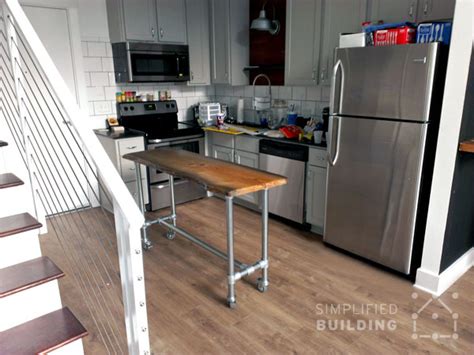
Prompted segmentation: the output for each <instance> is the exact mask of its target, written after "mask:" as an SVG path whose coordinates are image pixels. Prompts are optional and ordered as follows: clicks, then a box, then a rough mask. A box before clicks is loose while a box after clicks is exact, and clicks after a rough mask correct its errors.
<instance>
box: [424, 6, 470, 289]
mask: <svg viewBox="0 0 474 355" xmlns="http://www.w3.org/2000/svg"><path fill="white" fill-rule="evenodd" d="M473 11H474V9H473V0H457V1H456V9H455V13H454V20H453V31H452V37H451V45H450V52H449V59H448V67H447V73H446V84H445V90H444V97H443V107H442V111H441V120H440V127H439V136H438V143H437V149H436V157H435V166H434V172H433V182H432V187H431V197H430V204H429V208H428V219H427V225H426V233H425V241H424V246H423V258H422V264H421V267H420V268H419V269H418V272H417V278H416V285H417V286H419V287H420V288H424V289H426V290H433V289H435V288H437V283H438V275H439V270H440V265H441V257H442V251H443V243H444V237H445V232H446V222H447V218H448V211H449V202H450V196H451V189H452V183H453V177H454V168H455V163H456V155H457V154H458V145H459V132H460V128H461V121H462V114H463V107H464V97H465V92H466V84H467V77H468V74H469V63H470V58H471V51H472V43H473V37H474V33H473V31H474V30H473V17H474V16H473V15H474V12H473Z"/></svg>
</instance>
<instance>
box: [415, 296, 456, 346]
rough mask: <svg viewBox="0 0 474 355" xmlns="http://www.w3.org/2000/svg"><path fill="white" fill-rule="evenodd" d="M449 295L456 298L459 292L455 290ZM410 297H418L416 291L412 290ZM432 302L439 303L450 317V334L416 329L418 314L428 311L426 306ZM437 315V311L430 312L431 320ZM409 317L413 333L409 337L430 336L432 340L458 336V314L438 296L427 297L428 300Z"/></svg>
mask: <svg viewBox="0 0 474 355" xmlns="http://www.w3.org/2000/svg"><path fill="white" fill-rule="evenodd" d="M451 297H452V298H453V299H457V298H458V297H459V294H458V293H457V292H454V293H453V294H452V295H451ZM411 298H413V299H414V300H415V299H417V298H418V293H416V292H413V293H412V295H411ZM432 303H438V304H440V305H441V306H442V309H443V311H445V312H447V313H448V317H450V318H451V320H452V322H453V332H452V333H451V334H440V333H437V332H433V333H431V334H423V333H420V331H419V329H418V323H417V321H418V320H419V318H420V315H421V314H422V313H427V312H428V309H427V308H428V306H429V305H431V304H432ZM439 316H440V315H439V313H437V312H433V313H431V318H432V319H433V320H437V319H438V318H439ZM411 319H412V321H413V333H412V335H411V337H412V338H413V339H423V338H425V339H426V338H431V339H433V340H438V339H450V338H451V339H458V337H459V334H458V333H457V331H458V319H459V314H458V313H455V312H453V311H452V309H451V308H450V307H449V306H448V305H447V304H446V303H445V302H444V301H443V300H442V299H441V298H439V297H436V296H432V297H430V299H428V301H426V302H425V304H423V306H421V307H420V308H419V309H418V310H417V311H416V312H414V313H412V315H411Z"/></svg>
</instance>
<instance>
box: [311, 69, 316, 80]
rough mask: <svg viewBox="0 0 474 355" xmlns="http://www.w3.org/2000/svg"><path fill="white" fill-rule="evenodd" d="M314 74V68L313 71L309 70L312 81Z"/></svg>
mask: <svg viewBox="0 0 474 355" xmlns="http://www.w3.org/2000/svg"><path fill="white" fill-rule="evenodd" d="M314 76H315V75H314V69H313V71H312V72H311V79H313V81H314Z"/></svg>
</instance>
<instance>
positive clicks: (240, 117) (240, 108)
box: [237, 99, 244, 123]
mask: <svg viewBox="0 0 474 355" xmlns="http://www.w3.org/2000/svg"><path fill="white" fill-rule="evenodd" d="M237 123H244V99H239V101H237Z"/></svg>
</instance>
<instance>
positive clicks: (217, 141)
mask: <svg viewBox="0 0 474 355" xmlns="http://www.w3.org/2000/svg"><path fill="white" fill-rule="evenodd" d="M210 138H211V144H212V145H220V146H221V147H227V148H232V149H234V136H232V135H230V134H226V133H212V134H211V135H210Z"/></svg>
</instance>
